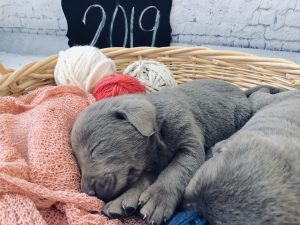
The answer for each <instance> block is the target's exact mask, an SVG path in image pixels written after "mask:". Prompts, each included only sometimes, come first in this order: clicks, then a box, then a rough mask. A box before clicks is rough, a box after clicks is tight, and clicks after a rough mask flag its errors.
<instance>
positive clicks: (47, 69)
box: [0, 46, 300, 96]
mask: <svg viewBox="0 0 300 225" xmlns="http://www.w3.org/2000/svg"><path fill="white" fill-rule="evenodd" d="M99 51H101V52H102V53H103V54H105V55H106V56H107V57H108V58H112V59H113V60H115V62H116V64H118V63H120V64H124V63H127V62H128V60H134V59H135V60H138V59H147V58H152V59H156V60H158V61H162V62H166V63H168V64H172V63H173V64H174V65H175V64H176V63H181V64H183V62H184V63H185V64H189V66H191V65H192V66H193V65H194V64H197V65H198V66H199V65H202V64H203V65H206V66H220V67H222V66H223V67H224V68H227V69H230V68H235V67H236V68H238V70H239V71H240V72H241V71H242V72H243V68H246V70H247V72H248V73H250V72H251V70H252V69H253V70H254V71H256V72H258V71H259V73H261V74H266V75H267V76H270V74H275V75H278V74H280V76H279V77H278V79H281V80H282V79H283V80H285V81H284V82H286V83H287V85H292V86H295V87H298V88H300V64H297V63H296V62H294V61H291V60H288V59H284V58H279V57H262V56H257V55H255V54H250V53H246V52H242V51H236V50H217V49H211V48H207V47H202V46H167V47H133V48H126V47H110V48H102V49H99ZM58 55H59V53H57V54H53V55H50V56H48V57H45V58H42V59H41V60H35V61H32V62H30V63H27V64H24V65H21V66H20V67H19V68H16V69H7V72H6V73H5V74H0V96H4V95H8V94H11V93H21V92H22V91H24V90H25V89H26V88H28V87H30V85H31V86H32V87H33V86H34V87H38V86H42V85H49V84H53V77H54V72H53V71H54V68H55V65H56V62H57V58H58ZM196 69H197V67H195V68H194V71H193V74H195V79H198V77H197V72H195V71H196ZM227 72H228V71H227ZM219 73H221V72H220V71H219ZM177 77H178V76H177ZM34 79H35V80H34ZM184 79H185V80H186V78H184ZM255 79H256V78H255ZM37 80H39V81H37ZM178 80H180V79H178ZM180 82H181V80H180ZM288 83H289V84H288ZM23 89H24V90H23Z"/></svg>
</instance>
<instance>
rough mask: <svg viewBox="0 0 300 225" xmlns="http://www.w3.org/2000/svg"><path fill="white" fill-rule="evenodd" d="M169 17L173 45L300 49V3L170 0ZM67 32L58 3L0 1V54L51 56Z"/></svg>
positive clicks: (46, 0)
mask: <svg viewBox="0 0 300 225" xmlns="http://www.w3.org/2000/svg"><path fill="white" fill-rule="evenodd" d="M170 19H171V25H172V28H173V43H174V44H177V43H183V44H194V45H203V44H204V45H205V44H212V45H227V46H237V47H251V48H261V49H265V48H266V49H273V50H289V51H300V0H173V8H172V13H171V17H170ZM66 31H67V23H66V20H65V18H64V14H63V12H62V9H61V0H52V1H49V0H0V50H6V48H9V49H13V48H14V46H18V49H20V48H21V49H22V51H38V52H43V49H47V53H48V52H49V51H51V46H52V51H53V52H55V51H57V50H59V49H61V48H66V47H67V41H68V40H67V38H66V37H65V34H66ZM18 37H19V38H18ZM27 39H28V40H27ZM39 39H40V40H41V41H40V43H39V41H38V40H39ZM32 40H34V41H32ZM55 40H57V41H55ZM45 41H48V42H50V41H51V45H50V46H46V47H45V44H44V43H45ZM16 42H18V43H16ZM15 48H16V50H18V49H17V47H15Z"/></svg>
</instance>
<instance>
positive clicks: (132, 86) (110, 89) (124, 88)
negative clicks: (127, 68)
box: [92, 74, 146, 101]
mask: <svg viewBox="0 0 300 225" xmlns="http://www.w3.org/2000/svg"><path fill="white" fill-rule="evenodd" d="M136 93H146V86H145V85H143V84H141V83H140V82H139V81H138V80H137V79H136V78H134V77H131V76H129V75H126V74H112V75H109V76H106V77H104V78H102V79H101V80H100V81H98V83H97V84H96V86H95V87H94V89H93V92H92V94H93V96H94V97H95V99H96V100H97V101H99V100H101V99H105V98H109V97H114V96H119V95H124V94H136Z"/></svg>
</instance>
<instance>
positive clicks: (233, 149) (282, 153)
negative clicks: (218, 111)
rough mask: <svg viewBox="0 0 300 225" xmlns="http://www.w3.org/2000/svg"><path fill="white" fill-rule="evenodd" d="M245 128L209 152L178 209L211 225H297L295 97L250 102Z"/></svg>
mask: <svg viewBox="0 0 300 225" xmlns="http://www.w3.org/2000/svg"><path fill="white" fill-rule="evenodd" d="M250 101H251V102H252V107H253V110H254V112H255V111H257V113H255V114H254V115H253V117H252V118H251V119H250V120H249V121H248V122H247V123H246V124H245V126H244V127H243V128H242V129H241V130H240V131H238V132H237V133H235V134H234V135H232V136H231V137H230V138H229V139H227V140H224V141H221V142H220V143H218V144H216V145H215V147H214V148H213V150H212V152H213V157H212V158H211V159H210V160H208V161H207V162H205V163H204V164H203V166H202V167H201V168H199V170H198V171H197V172H196V174H195V176H194V177H193V178H192V180H191V181H190V183H189V185H188V187H187V189H186V193H185V197H184V203H183V208H184V209H186V210H193V211H196V212H198V213H199V214H200V215H201V216H203V217H204V218H205V219H206V220H207V221H208V222H209V223H210V224H211V225H241V224H243V225H266V224H268V225H296V224H297V225H299V224H300V91H286V92H281V93H278V94H274V95H272V94H270V93H268V89H264V88H263V89H261V90H260V91H257V92H254V93H253V94H252V95H251V96H250Z"/></svg>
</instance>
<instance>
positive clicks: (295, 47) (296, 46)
mask: <svg viewBox="0 0 300 225" xmlns="http://www.w3.org/2000/svg"><path fill="white" fill-rule="evenodd" d="M282 50H284V51H300V43H299V42H285V43H283V45H282Z"/></svg>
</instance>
